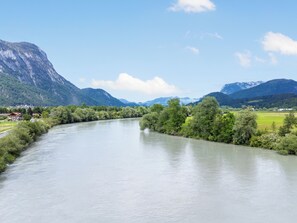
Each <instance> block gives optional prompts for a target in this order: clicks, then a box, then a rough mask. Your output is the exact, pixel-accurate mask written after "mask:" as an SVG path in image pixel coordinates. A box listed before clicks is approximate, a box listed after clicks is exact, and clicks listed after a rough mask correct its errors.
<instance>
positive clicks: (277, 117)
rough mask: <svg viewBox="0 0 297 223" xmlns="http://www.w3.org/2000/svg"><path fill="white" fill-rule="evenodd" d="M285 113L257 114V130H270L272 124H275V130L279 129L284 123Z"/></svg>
mask: <svg viewBox="0 0 297 223" xmlns="http://www.w3.org/2000/svg"><path fill="white" fill-rule="evenodd" d="M286 114H288V113H285V112H257V117H258V118H257V123H258V128H259V129H261V130H264V129H267V130H272V123H273V122H274V123H275V126H276V128H279V127H280V126H281V125H282V124H283V121H284V118H285V115H286Z"/></svg>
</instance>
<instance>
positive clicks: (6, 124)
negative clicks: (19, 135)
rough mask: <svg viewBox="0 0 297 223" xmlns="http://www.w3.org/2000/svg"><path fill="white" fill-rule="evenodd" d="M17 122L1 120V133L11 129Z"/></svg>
mask: <svg viewBox="0 0 297 223" xmlns="http://www.w3.org/2000/svg"><path fill="white" fill-rule="evenodd" d="M15 125H16V122H8V121H0V133H2V132H5V131H8V130H10V129H11V128H12V127H13V126H15Z"/></svg>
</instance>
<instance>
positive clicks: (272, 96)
mask: <svg viewBox="0 0 297 223" xmlns="http://www.w3.org/2000/svg"><path fill="white" fill-rule="evenodd" d="M207 96H212V97H215V98H216V99H217V101H218V102H219V104H220V105H221V106H230V107H242V106H253V107H256V108H264V107H265V108H271V107H279V108H280V107H283V108H289V107H296V106H297V82H296V81H294V80H287V79H276V80H271V81H268V82H265V83H262V84H260V85H257V86H255V87H251V88H249V89H245V90H240V91H238V92H235V93H233V94H230V95H227V94H224V93H222V92H213V93H210V94H208V95H206V96H205V97H207Z"/></svg>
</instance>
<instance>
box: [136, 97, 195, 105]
mask: <svg viewBox="0 0 297 223" xmlns="http://www.w3.org/2000/svg"><path fill="white" fill-rule="evenodd" d="M173 98H178V99H179V100H180V103H181V104H184V105H186V104H189V103H193V102H195V101H199V99H196V98H189V97H182V98H181V97H160V98H155V99H153V100H150V101H146V102H143V103H139V104H140V105H144V106H151V105H154V104H161V105H164V106H166V105H167V103H168V101H169V100H171V99H173Z"/></svg>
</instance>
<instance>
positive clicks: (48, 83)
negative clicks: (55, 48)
mask: <svg viewBox="0 0 297 223" xmlns="http://www.w3.org/2000/svg"><path fill="white" fill-rule="evenodd" d="M7 77H8V78H7ZM0 78H1V82H0V92H5V100H4V98H2V100H1V95H0V103H1V101H3V102H4V101H5V102H6V103H5V105H7V103H8V102H10V103H9V104H11V105H14V104H15V103H14V102H15V101H16V99H17V98H18V100H17V104H19V103H21V101H23V103H22V104H28V103H29V102H30V103H31V104H32V100H28V99H30V95H32V96H34V98H35V100H34V101H35V104H37V105H69V104H75V105H79V104H82V103H85V104H88V105H105V104H102V101H104V102H105V101H108V99H106V100H102V98H98V100H97V98H95V99H94V98H92V97H89V96H88V95H86V93H85V92H82V91H81V90H80V89H79V88H77V87H76V86H75V85H73V84H72V83H70V82H69V81H67V80H66V79H65V78H63V77H62V76H61V75H59V74H58V73H57V71H56V70H55V69H54V67H53V65H52V64H51V62H50V61H49V60H48V58H47V55H46V53H45V52H44V51H42V50H41V49H40V48H39V47H38V46H36V45H34V44H31V43H26V42H21V43H10V42H6V41H2V40H0ZM1 83H2V84H1ZM20 84H21V86H22V88H24V89H23V91H26V97H21V96H22V95H19V93H20V91H18V92H17V94H18V95H17V94H16V91H14V90H15V89H16V88H19V87H20ZM2 97H3V96H2ZM20 97H21V98H22V100H19V98H20ZM102 97H104V94H102ZM109 104H110V103H109ZM111 104H112V105H113V103H111Z"/></svg>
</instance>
